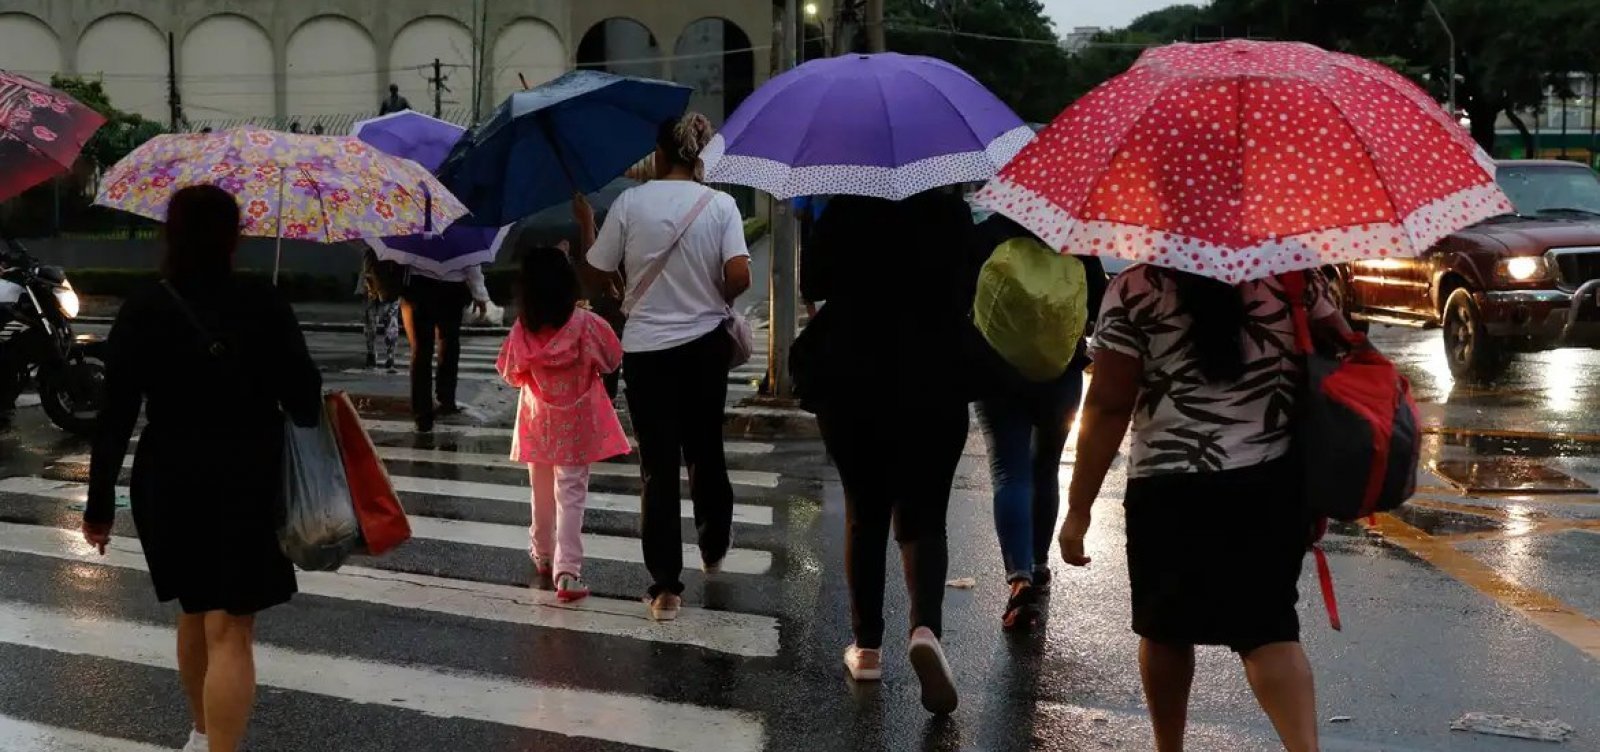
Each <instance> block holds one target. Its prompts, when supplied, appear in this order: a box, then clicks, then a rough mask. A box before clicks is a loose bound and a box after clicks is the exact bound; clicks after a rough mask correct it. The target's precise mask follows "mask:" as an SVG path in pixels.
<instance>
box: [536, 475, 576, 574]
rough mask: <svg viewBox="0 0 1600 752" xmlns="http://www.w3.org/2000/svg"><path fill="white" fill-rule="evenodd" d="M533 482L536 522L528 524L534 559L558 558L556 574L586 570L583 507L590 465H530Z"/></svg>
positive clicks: (554, 559)
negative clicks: (529, 525) (584, 567)
mask: <svg viewBox="0 0 1600 752" xmlns="http://www.w3.org/2000/svg"><path fill="white" fill-rule="evenodd" d="M528 478H529V481H530V482H531V483H532V484H533V525H532V526H531V527H529V528H528V538H529V542H530V543H531V545H530V546H529V549H528V553H529V555H531V556H533V557H534V558H535V559H544V558H548V559H551V560H553V561H554V562H555V574H557V575H562V574H570V575H573V576H581V575H582V574H583V507H584V503H585V502H587V501H588V498H589V466H588V465H539V464H530V465H528Z"/></svg>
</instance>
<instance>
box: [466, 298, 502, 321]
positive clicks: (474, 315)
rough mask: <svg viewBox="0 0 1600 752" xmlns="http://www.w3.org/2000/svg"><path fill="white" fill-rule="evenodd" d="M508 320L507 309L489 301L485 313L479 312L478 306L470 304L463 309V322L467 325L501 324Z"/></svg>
mask: <svg viewBox="0 0 1600 752" xmlns="http://www.w3.org/2000/svg"><path fill="white" fill-rule="evenodd" d="M505 322H506V309H504V308H501V307H500V306H497V305H495V304H494V301H489V303H488V304H487V305H486V306H485V308H484V312H483V313H478V310H477V308H475V307H473V306H472V305H471V304H468V305H467V307H466V308H465V309H463V310H462V311H461V323H462V324H463V325H465V326H501V325H503V324H505Z"/></svg>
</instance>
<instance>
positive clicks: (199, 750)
mask: <svg viewBox="0 0 1600 752" xmlns="http://www.w3.org/2000/svg"><path fill="white" fill-rule="evenodd" d="M183 752H211V742H210V741H209V740H207V739H206V735H205V734H202V733H200V732H198V731H195V730H193V729H190V730H189V743H188V744H185V745H183Z"/></svg>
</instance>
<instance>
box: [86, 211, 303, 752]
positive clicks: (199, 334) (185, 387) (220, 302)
mask: <svg viewBox="0 0 1600 752" xmlns="http://www.w3.org/2000/svg"><path fill="white" fill-rule="evenodd" d="M238 243H239V208H238V204H237V203H235V201H234V199H233V197H232V196H230V195H229V194H227V193H225V192H223V191H222V190H221V189H219V188H216V187H213V186H195V187H190V188H185V189H183V190H181V191H179V192H178V193H177V194H176V195H175V196H173V198H172V202H171V205H170V207H169V209H168V213H167V228H166V245H167V249H166V257H165V260H164V261H163V264H162V271H163V274H164V275H165V277H166V282H165V283H164V284H162V285H160V286H151V287H150V288H148V289H145V290H142V291H140V292H139V293H137V294H135V295H133V296H132V297H130V298H129V299H128V301H127V302H126V303H125V304H124V305H123V306H122V310H121V312H120V313H118V315H117V320H116V324H115V325H114V326H113V327H112V330H111V337H110V340H109V342H108V344H107V347H108V354H107V358H106V390H107V403H106V407H105V410H104V412H103V413H102V416H101V419H102V421H103V424H102V426H101V430H100V434H99V436H97V437H96V439H95V444H94V454H93V461H92V464H91V466H90V471H89V476H90V477H89V499H88V506H87V508H86V509H85V510H84V521H83V530H84V536H85V538H86V539H87V540H88V541H89V543H90V544H91V545H95V546H98V547H99V548H100V550H101V551H102V552H104V550H105V546H106V544H107V543H108V542H109V541H110V538H111V532H112V523H113V520H114V518H115V514H116V510H115V497H116V484H117V480H118V476H119V474H120V471H121V468H122V461H123V457H124V456H125V455H126V454H127V450H128V444H129V441H130V439H131V437H132V434H133V430H134V425H135V423H136V422H137V421H138V418H139V409H140V406H141V404H142V405H143V406H144V407H145V412H146V415H147V418H148V425H147V426H146V427H145V430H144V434H143V436H142V438H141V439H140V441H139V448H138V452H137V456H136V458H135V460H134V465H133V478H132V481H133V482H132V504H133V521H134V526H135V528H136V529H137V531H138V534H139V541H140V543H141V545H142V547H143V549H144V554H145V560H146V561H147V562H148V564H149V570H150V578H151V580H153V581H154V584H155V588H156V597H157V598H158V599H160V600H162V601H171V600H174V599H176V600H177V601H178V604H179V605H180V606H181V607H182V609H183V613H182V614H181V615H180V616H179V617H178V671H179V674H180V675H181V678H182V681H183V688H184V692H185V694H186V695H187V696H188V701H189V707H190V711H191V712H192V714H193V717H194V727H195V730H194V733H193V734H192V735H191V737H190V741H189V745H188V746H187V747H185V749H187V750H201V751H202V752H204V751H205V750H207V749H209V750H211V751H212V752H232V750H234V749H236V748H238V746H239V745H240V742H241V741H242V739H243V737H244V732H245V726H246V724H247V722H248V720H249V717H250V709H251V706H252V704H253V703H254V696H255V665H254V659H253V655H252V647H251V642H252V636H253V635H252V632H253V626H254V616H255V614H256V612H258V611H261V610H262V609H265V608H268V607H270V606H275V605H278V604H280V603H284V602H286V601H288V600H289V597H290V596H291V595H292V594H293V593H294V592H295V576H294V568H293V566H292V565H291V564H290V563H289V560H288V559H286V558H284V556H283V553H282V552H281V551H280V550H279V548H278V541H277V536H276V532H275V531H276V527H277V517H278V516H279V514H280V513H279V511H278V506H279V504H280V502H279V490H280V488H281V487H282V485H283V480H282V468H281V461H282V454H283V420H284V419H283V411H285V410H286V411H288V412H289V414H290V415H292V416H294V418H295V421H296V423H299V424H301V425H315V423H316V421H317V420H318V413H319V410H320V406H321V388H322V379H321V376H320V375H319V374H318V372H317V368H316V365H315V364H314V363H312V360H311V355H310V353H309V352H307V350H306V343H305V338H304V337H303V336H302V335H301V333H300V325H299V323H298V322H297V321H296V320H295V316H294V312H293V311H292V310H291V309H290V308H289V305H288V303H286V302H285V301H284V300H283V298H282V297H280V296H279V295H278V294H277V292H276V291H275V290H274V289H272V288H271V287H268V286H266V285H265V284H258V283H254V282H246V281H245V280H241V279H237V278H235V277H234V276H233V256H234V251H235V249H236V248H237V247H238Z"/></svg>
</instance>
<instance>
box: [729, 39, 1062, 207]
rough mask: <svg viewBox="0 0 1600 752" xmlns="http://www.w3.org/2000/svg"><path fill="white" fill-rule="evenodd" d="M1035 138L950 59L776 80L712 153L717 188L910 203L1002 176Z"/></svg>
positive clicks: (843, 65)
mask: <svg viewBox="0 0 1600 752" xmlns="http://www.w3.org/2000/svg"><path fill="white" fill-rule="evenodd" d="M1032 139H1033V131H1032V129H1030V128H1028V126H1027V125H1026V124H1025V123H1023V122H1022V119H1021V118H1019V117H1017V115H1016V113H1014V112H1012V111H1011V109H1010V108H1009V107H1006V105H1005V103H1003V102H1001V101H1000V100H999V99H998V98H996V97H995V95H994V94H992V93H990V91H989V90H988V89H985V88H984V87H983V84H980V83H978V81H977V80H976V79H974V78H973V77H972V76H969V75H967V73H966V72H965V71H963V70H961V69H960V68H957V67H955V66H954V65H951V64H949V63H946V62H944V61H942V60H935V59H933V58H927V57H913V56H907V55H898V54H894V53H888V54H880V55H845V56H843V57H835V58H828V59H825V60H813V61H811V62H809V63H806V64H805V65H802V66H800V67H798V68H796V69H794V70H792V71H789V72H788V73H785V74H783V75H781V76H778V77H777V78H774V79H772V80H771V81H769V82H767V84H766V85H765V86H762V87H761V88H760V89H758V90H756V92H755V93H754V94H752V95H751V96H750V98H749V99H746V100H745V102H744V104H742V105H740V106H739V109H738V110H736V111H735V112H734V113H733V116H732V117H730V118H728V122H727V125H725V126H724V127H723V129H722V132H721V133H720V134H718V135H717V137H716V138H715V139H714V140H713V141H712V142H711V145H710V146H708V147H707V148H706V151H705V154H704V155H703V158H704V160H705V165H706V180H707V182H713V183H735V184H738V185H747V186H750V187H752V188H758V189H760V190H763V191H766V192H767V193H770V194H772V195H773V196H774V197H776V198H779V199H787V198H793V197H795V196H816V195H830V194H832V195H837V194H847V195H856V196H875V197H878V198H887V199H894V200H899V199H903V198H906V197H908V196H912V195H915V194H918V193H921V192H923V191H926V190H928V189H930V188H937V187H939V186H943V185H954V184H957V183H969V182H981V181H985V180H988V179H990V178H992V177H994V175H995V173H996V172H998V171H999V170H1000V168H1001V167H1002V166H1004V165H1005V164H1006V163H1007V162H1009V161H1011V158H1012V157H1014V156H1016V154H1017V152H1018V151H1020V150H1021V149H1022V147H1023V146H1025V145H1027V143H1028V142H1029V141H1030V140H1032Z"/></svg>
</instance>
